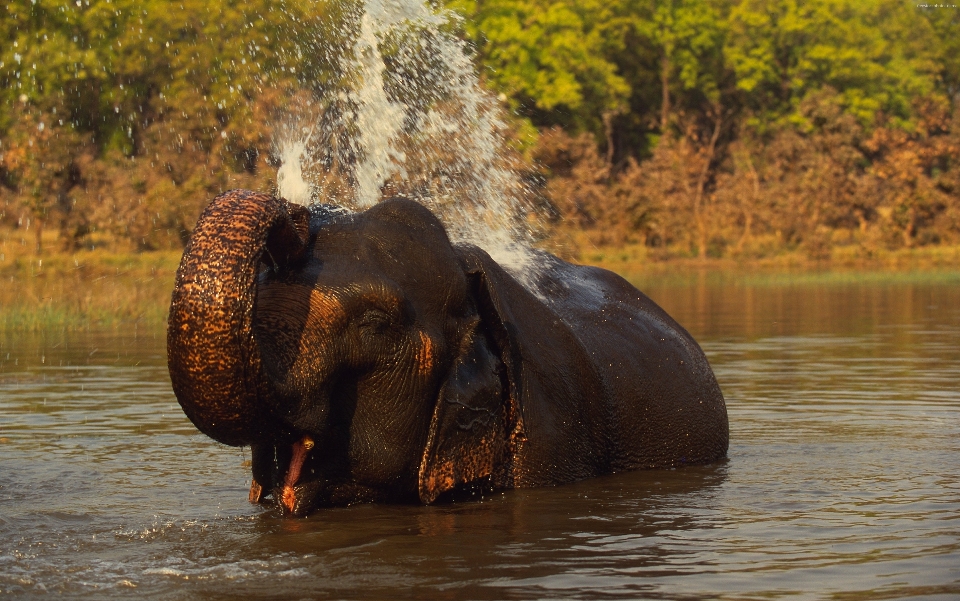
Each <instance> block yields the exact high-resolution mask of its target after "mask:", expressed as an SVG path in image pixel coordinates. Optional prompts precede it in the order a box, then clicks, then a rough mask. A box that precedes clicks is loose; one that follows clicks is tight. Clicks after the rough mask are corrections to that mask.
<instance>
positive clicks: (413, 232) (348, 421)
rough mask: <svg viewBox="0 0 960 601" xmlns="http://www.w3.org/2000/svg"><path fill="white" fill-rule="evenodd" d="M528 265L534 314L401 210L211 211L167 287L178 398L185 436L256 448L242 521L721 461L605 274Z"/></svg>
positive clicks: (657, 325) (702, 408) (682, 367)
mask: <svg viewBox="0 0 960 601" xmlns="http://www.w3.org/2000/svg"><path fill="white" fill-rule="evenodd" d="M539 258H540V261H541V264H542V268H541V270H540V272H539V275H538V276H537V277H538V281H537V288H538V291H539V292H538V294H533V293H531V292H530V291H529V290H528V289H527V288H525V287H524V286H523V285H521V284H520V283H519V282H518V281H517V280H516V279H515V278H514V277H512V276H511V275H510V274H509V273H508V272H507V271H505V270H504V269H503V268H501V267H500V266H499V265H498V264H497V263H496V262H494V261H493V260H492V259H491V258H490V256H489V255H487V254H486V253H485V252H484V251H482V250H480V249H479V248H476V247H471V246H454V245H452V244H451V243H450V241H449V239H448V238H447V235H446V233H445V231H444V229H443V226H442V225H441V224H440V222H439V221H438V220H437V219H436V218H435V217H434V216H433V215H432V214H431V213H430V212H429V211H428V210H427V209H425V208H423V207H422V206H420V205H419V204H417V203H415V202H413V201H409V200H402V199H394V200H388V201H384V202H382V203H380V204H378V205H376V206H375V207H373V208H371V209H369V210H367V211H365V212H363V213H348V212H345V211H341V210H337V209H335V208H332V207H328V206H319V205H318V206H315V207H312V208H311V209H310V210H309V211H308V210H306V209H303V208H301V207H299V206H296V205H293V204H290V203H287V202H286V201H284V200H282V199H276V198H273V197H270V196H267V195H263V194H256V193H252V192H245V191H232V192H228V193H226V194H224V195H222V196H220V197H218V198H216V199H214V200H213V201H212V202H211V204H210V205H209V206H208V207H207V209H206V210H205V211H204V213H203V215H201V217H200V220H199V222H198V224H197V228H196V230H195V232H194V235H193V238H192V239H191V241H190V244H189V245H188V247H187V249H186V251H185V253H184V257H183V260H182V262H181V265H180V268H179V270H178V273H177V284H176V288H175V290H174V293H173V299H172V303H171V310H170V321H169V330H168V361H169V366H170V375H171V380H172V382H173V386H174V391H175V392H176V395H177V398H178V400H179V401H180V404H181V406H182V407H183V409H184V411H185V413H186V414H187V416H188V417H190V419H191V420H192V421H193V422H194V424H195V425H196V426H197V427H198V428H199V429H200V430H201V431H203V432H204V433H206V434H208V435H209V436H211V437H213V438H214V439H216V440H218V441H220V442H222V443H225V444H228V445H252V448H253V476H254V485H253V488H252V490H251V500H253V501H262V500H263V499H265V498H266V497H267V496H270V495H272V497H273V499H274V502H276V503H277V504H278V505H279V506H280V507H281V508H282V509H283V511H284V513H287V514H293V515H303V514H306V513H308V512H310V511H311V510H313V509H315V508H316V507H319V506H324V505H337V504H348V503H355V502H367V501H401V502H403V501H409V502H422V503H431V502H433V501H435V500H436V499H437V497H439V496H440V495H443V494H457V491H463V490H472V489H473V490H475V489H477V488H480V489H491V488H512V487H530V486H542V485H551V484H559V483H563V482H570V481H574V480H578V479H582V478H587V477H590V476H596V475H599V474H605V473H611V472H615V471H622V470H632V469H639V468H664V467H674V466H680V465H683V464H695V463H704V462H708V461H712V460H715V459H717V458H720V457H723V456H724V455H725V454H726V451H727V443H728V426H727V414H726V407H725V405H724V401H723V396H722V394H721V392H720V388H719V386H718V385H717V382H716V379H715V378H714V375H713V372H712V371H711V369H710V367H709V365H708V363H707V360H706V358H705V357H704V354H703V352H702V351H701V349H700V347H699V346H698V345H697V343H696V342H695V341H694V340H693V338H691V336H690V335H689V334H688V333H687V332H686V331H685V330H684V329H683V328H682V327H681V326H680V325H679V324H677V323H676V322H675V321H674V320H673V319H671V318H670V317H669V316H668V315H667V314H666V313H665V312H664V311H663V310H662V309H660V308H659V307H658V306H657V305H656V304H654V303H653V301H651V300H650V299H648V298H647V297H646V296H644V295H643V294H642V293H641V292H639V291H637V290H636V289H635V288H634V287H632V286H631V285H630V284H628V283H627V282H626V281H625V280H623V279H622V278H620V277H618V276H617V275H615V274H613V273H610V272H608V271H604V270H601V269H596V268H592V267H582V266H577V265H571V264H569V263H566V262H564V261H561V260H559V259H557V258H556V257H553V256H552V255H548V254H546V253H543V254H542V255H541V256H540V257H539Z"/></svg>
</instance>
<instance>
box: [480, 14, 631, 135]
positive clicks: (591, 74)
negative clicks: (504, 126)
mask: <svg viewBox="0 0 960 601" xmlns="http://www.w3.org/2000/svg"><path fill="white" fill-rule="evenodd" d="M614 8H615V7H612V6H611V4H609V3H606V2H601V1H597V0H585V1H584V0H579V1H576V2H573V1H569V0H565V1H564V0H561V1H559V2H556V1H552V0H533V1H529V0H491V1H489V2H483V3H478V4H477V5H475V7H474V9H473V11H472V14H470V15H469V16H470V17H471V18H472V19H473V20H474V23H475V25H474V27H475V29H473V28H471V29H472V30H473V33H474V35H476V36H477V37H478V39H479V40H480V43H481V45H482V52H483V60H484V64H485V65H486V66H487V67H488V68H489V78H490V80H491V82H492V84H493V86H494V87H495V88H497V89H499V90H500V91H502V92H503V93H505V94H506V95H507V96H508V97H510V98H511V100H512V101H513V105H514V106H515V107H516V108H518V109H520V110H521V111H522V112H525V113H527V114H535V115H538V116H539V117H540V118H539V119H538V121H542V122H551V121H553V122H562V123H564V124H567V125H571V126H573V127H579V128H585V129H588V130H589V129H593V130H597V129H599V124H600V123H601V121H602V115H603V113H605V112H609V111H614V112H619V111H622V110H623V109H624V108H625V104H626V100H627V98H628V96H629V94H630V86H629V85H628V83H627V82H626V80H625V79H624V78H623V77H622V76H621V75H620V74H619V73H618V72H617V66H616V64H615V63H614V62H613V61H612V60H611V56H612V55H614V54H615V53H617V52H621V51H623V50H624V41H623V40H624V32H625V23H624V21H623V19H622V18H620V16H619V15H617V14H616V12H615V10H614Z"/></svg>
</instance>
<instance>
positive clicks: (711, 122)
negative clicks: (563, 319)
mask: <svg viewBox="0 0 960 601" xmlns="http://www.w3.org/2000/svg"><path fill="white" fill-rule="evenodd" d="M449 6H450V7H451V8H453V9H455V10H456V11H458V12H460V13H461V14H463V15H464V16H465V17H466V18H465V19H464V20H463V21H461V22H460V23H458V24H455V26H456V27H457V28H459V35H462V36H464V37H466V38H468V39H469V40H471V42H472V44H473V47H474V49H475V52H476V60H477V62H478V63H479V65H480V67H481V74H482V78H483V80H484V82H485V85H487V86H488V87H489V88H490V89H492V90H493V91H494V92H495V93H496V94H498V95H499V99H500V101H501V102H502V103H504V104H505V105H507V107H508V109H509V110H510V111H511V115H512V117H511V120H512V121H511V123H510V127H511V130H512V131H511V132H508V135H509V136H510V137H511V139H513V140H514V141H515V143H514V145H513V148H514V150H515V151H516V154H517V157H518V160H519V164H520V169H521V171H522V173H523V177H524V181H525V182H527V183H528V184H529V188H530V189H531V190H532V192H533V195H534V197H535V201H536V202H537V203H538V207H539V209H540V213H541V214H542V215H544V216H546V219H545V221H544V223H541V224H540V226H541V231H542V234H543V236H544V237H545V244H548V245H552V246H553V247H554V248H557V249H560V250H561V252H564V253H566V254H567V255H568V256H573V257H574V258H576V257H577V256H578V255H579V254H580V253H581V252H582V251H583V249H588V248H597V247H599V248H634V249H637V252H640V253H641V254H642V255H643V257H644V258H645V259H648V260H650V259H652V260H664V259H671V258H677V257H687V258H693V259H698V260H703V259H707V258H710V257H715V258H733V259H738V260H752V259H762V258H764V257H772V256H777V255H784V254H789V253H793V254H794V255H800V256H803V257H806V258H807V259H810V260H815V261H824V260H829V259H831V258H836V257H861V258H870V257H874V256H877V255H878V253H879V254H882V253H885V252H887V253H889V252H895V251H897V250H898V249H912V248H918V247H928V248H929V247H940V248H945V247H956V246H957V245H960V8H957V6H955V5H924V4H915V3H912V2H903V1H890V0H873V1H857V0H809V1H803V2H801V1H797V0H764V1H758V0H672V1H670V0H666V1H660V2H650V1H644V0H608V1H606V2H599V1H597V0H452V2H451V3H450V4H449ZM356 14H357V11H356V6H353V5H351V4H350V2H349V1H348V0H337V1H333V0H330V1H310V0H282V1H279V2H278V1H277V0H271V1H266V0H246V1H243V2H241V1H239V0H183V1H175V2H166V1H160V0H76V1H73V0H71V1H69V2H64V1H63V0H11V1H9V2H7V3H6V10H5V11H4V12H3V13H2V14H0V229H2V230H3V231H5V232H7V234H6V235H5V238H4V239H5V240H10V239H16V240H18V241H19V242H18V244H19V245H20V246H21V247H25V246H29V247H30V250H31V252H35V253H41V252H44V253H45V252H50V251H51V250H55V251H69V252H79V251H82V249H92V248H110V249H113V250H115V251H146V250H162V249H179V248H181V247H182V245H183V244H184V243H185V241H186V240H187V239H188V238H189V234H190V228H191V227H192V226H193V224H194V222H195V220H196V217H197V215H198V214H199V211H200V210H201V209H202V207H203V206H204V205H205V204H206V202H208V201H209V199H210V198H212V197H213V196H214V195H216V194H217V193H219V192H221V191H223V190H226V189H230V188H235V187H247V188H254V189H260V190H269V189H271V187H272V186H274V181H275V178H276V168H277V166H278V158H277V156H276V149H274V148H273V147H272V146H271V144H272V139H273V128H274V127H275V126H276V124H277V123H279V122H280V119H279V117H280V116H281V115H282V114H283V112H284V110H285V109H286V106H287V104H288V103H289V102H290V101H291V99H294V98H298V97H300V98H302V96H303V94H307V95H314V96H316V97H320V96H322V95H329V92H330V90H333V89H336V88H337V86H343V85H347V84H346V83H345V78H348V77H349V74H347V73H344V72H343V71H342V68H341V67H340V66H339V64H338V61H337V60H336V59H335V57H334V56H333V53H331V52H330V49H331V48H343V47H345V44H347V42H346V40H347V39H348V38H349V37H350V36H351V35H352V33H351V32H353V31H354V30H355V29H356V26H357V20H356ZM308 29H309V30H310V31H313V32H317V34H316V35H314V36H312V37H308V36H303V35H301V34H300V32H303V31H306V30H308ZM317 40H323V41H324V44H318V43H317V42H316V41H317ZM385 56H387V58H388V59H389V51H388V50H385ZM52 232H56V236H55V237H53V236H52V234H51V233H52ZM45 240H46V241H47V242H44V241H45ZM51 240H52V242H51ZM44 244H46V247H47V248H42V247H43V246H44ZM51 246H53V247H54V248H50V247H51ZM0 258H2V257H0Z"/></svg>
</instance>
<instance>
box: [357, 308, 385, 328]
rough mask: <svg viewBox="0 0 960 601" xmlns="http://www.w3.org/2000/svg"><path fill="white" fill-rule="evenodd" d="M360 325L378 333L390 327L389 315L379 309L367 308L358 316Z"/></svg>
mask: <svg viewBox="0 0 960 601" xmlns="http://www.w3.org/2000/svg"><path fill="white" fill-rule="evenodd" d="M360 327H361V328H362V329H364V330H367V331H368V332H370V333H375V334H379V333H381V332H383V331H384V330H386V329H387V328H389V327H390V316H389V315H387V313H386V312H384V311H381V310H380V309H367V310H366V311H364V313H363V316H362V317H361V318H360Z"/></svg>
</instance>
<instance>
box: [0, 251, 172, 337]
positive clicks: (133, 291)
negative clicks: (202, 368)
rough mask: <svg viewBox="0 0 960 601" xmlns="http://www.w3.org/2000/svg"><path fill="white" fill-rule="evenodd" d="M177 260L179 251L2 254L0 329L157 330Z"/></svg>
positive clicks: (162, 322) (170, 288)
mask: <svg viewBox="0 0 960 601" xmlns="http://www.w3.org/2000/svg"><path fill="white" fill-rule="evenodd" d="M179 260H180V253H179V252H156V253H137V254H134V253H130V254H126V253H118V254H115V253H106V252H100V251H93V252H81V253H76V254H48V255H44V256H29V255H19V256H10V255H6V256H4V257H3V260H0V329H4V330H28V331H29V330H47V329H51V328H53V329H71V330H74V329H87V328H121V327H125V326H126V325H130V324H137V325H138V326H140V325H142V326H144V327H148V328H152V327H162V326H163V324H165V323H166V319H167V308H168V306H169V304H170V293H171V291H172V290H173V280H174V275H175V273H176V269H177V265H178V263H179Z"/></svg>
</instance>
